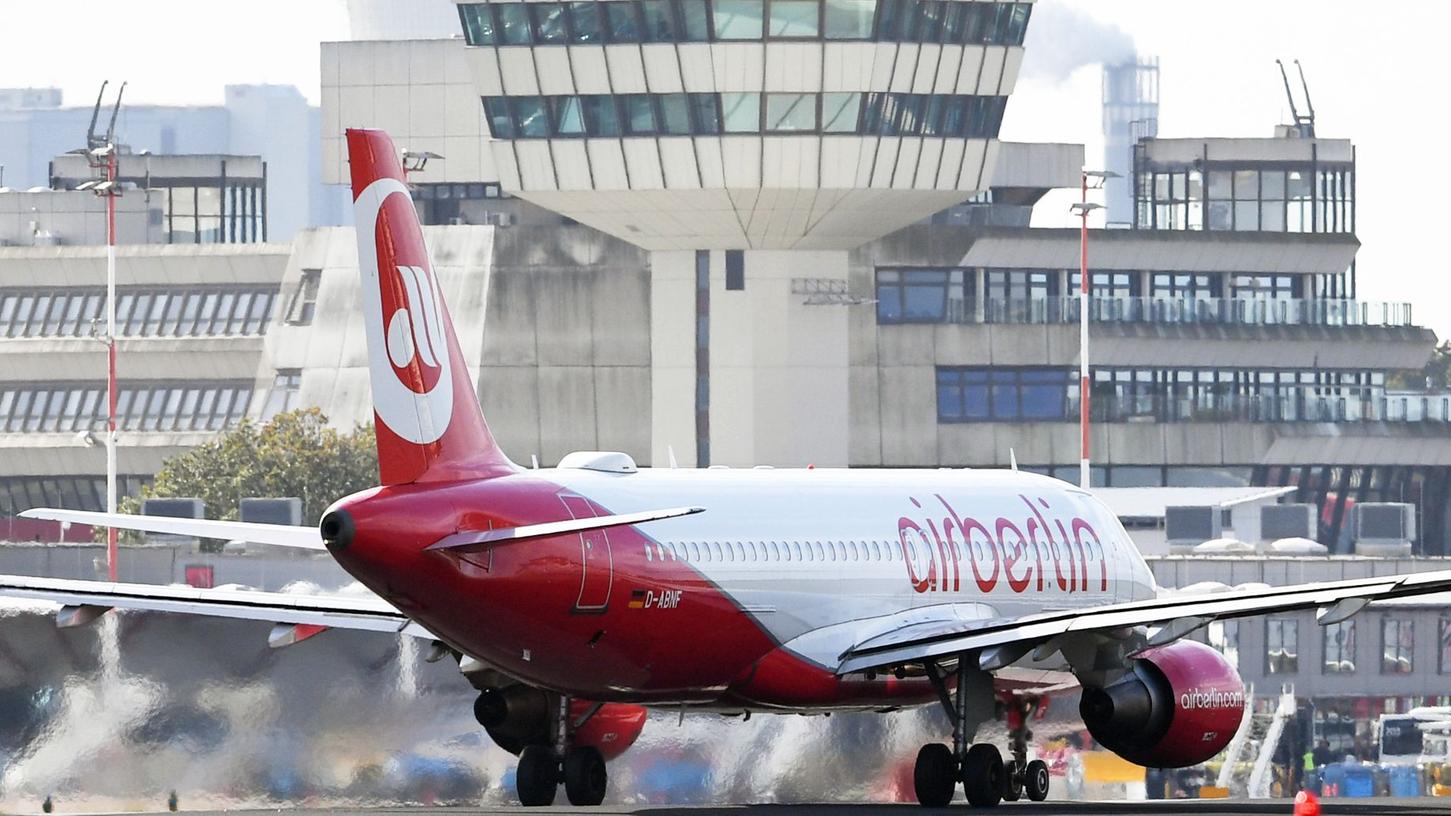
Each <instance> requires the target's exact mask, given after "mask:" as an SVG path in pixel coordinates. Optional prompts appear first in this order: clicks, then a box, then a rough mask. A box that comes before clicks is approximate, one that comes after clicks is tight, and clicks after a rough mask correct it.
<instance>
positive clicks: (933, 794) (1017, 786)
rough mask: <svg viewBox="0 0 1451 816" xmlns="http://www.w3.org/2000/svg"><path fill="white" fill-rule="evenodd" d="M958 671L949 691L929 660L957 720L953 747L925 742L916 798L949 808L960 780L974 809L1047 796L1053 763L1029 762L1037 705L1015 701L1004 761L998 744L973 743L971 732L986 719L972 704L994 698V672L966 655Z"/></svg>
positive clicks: (948, 708)
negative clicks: (954, 685) (976, 667)
mask: <svg viewBox="0 0 1451 816" xmlns="http://www.w3.org/2000/svg"><path fill="white" fill-rule="evenodd" d="M956 675H957V677H956V680H957V688H956V693H955V694H949V693H948V691H947V678H946V677H944V676H943V674H942V672H941V671H940V670H939V669H938V667H937V665H936V664H935V663H928V664H927V677H928V679H929V680H931V681H932V687H933V688H934V689H936V690H937V697H938V700H939V702H941V704H942V707H943V708H944V709H945V710H946V711H947V715H948V717H949V718H950V719H951V720H952V747H951V748H949V747H947V746H946V745H943V744H941V743H932V744H929V745H924V746H922V750H921V751H919V752H918V753H917V765H916V768H914V769H913V775H912V781H913V784H914V786H915V788H916V793H917V801H918V802H919V803H921V804H922V805H923V806H924V807H945V806H946V805H947V804H948V803H949V802H951V801H952V795H953V793H954V792H956V790H957V785H958V782H959V781H960V782H961V783H962V792H963V793H964V794H965V795H966V797H967V801H968V804H970V805H972V806H973V807H995V806H996V805H997V804H998V803H999V802H1002V801H1005V800H1006V801H1008V802H1016V801H1017V800H1019V799H1021V798H1023V796H1024V795H1025V794H1026V795H1027V797H1028V798H1029V799H1031V800H1032V801H1034V802H1041V801H1043V800H1044V799H1046V798H1047V797H1048V766H1047V765H1046V764H1044V763H1043V761H1042V760H1033V761H1032V762H1029V761H1028V737H1029V733H1028V728H1027V721H1028V715H1030V714H1031V713H1032V710H1033V708H1035V707H1036V704H1034V703H1032V702H1030V701H1029V702H1022V703H1020V702H1019V701H1016V700H1015V701H1013V705H1015V706H1020V707H1019V708H1018V709H1017V710H1016V711H1010V712H1009V725H1010V726H1011V730H1012V744H1013V748H1012V752H1013V758H1012V759H1010V760H1008V761H1007V762H1003V757H1002V753H1001V752H999V751H998V749H997V746H995V745H990V744H988V743H982V742H980V743H977V744H974V745H969V744H968V739H969V736H968V735H969V734H971V733H973V732H975V731H976V730H977V726H978V724H980V723H981V722H982V721H983V719H985V717H984V716H983V714H982V712H981V711H980V710H974V709H973V706H972V703H973V702H974V701H976V702H978V704H979V706H981V705H982V701H984V700H987V701H991V700H992V687H991V683H992V678H991V676H989V675H987V674H986V673H985V672H981V671H975V670H973V669H972V668H971V667H970V666H969V665H968V663H967V661H966V660H965V659H959V660H958V668H957V671H956ZM984 683H985V684H986V687H984ZM1015 714H1016V715H1017V716H1016V717H1015V716H1014V715H1015Z"/></svg>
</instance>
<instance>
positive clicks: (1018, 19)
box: [1007, 3, 1033, 45]
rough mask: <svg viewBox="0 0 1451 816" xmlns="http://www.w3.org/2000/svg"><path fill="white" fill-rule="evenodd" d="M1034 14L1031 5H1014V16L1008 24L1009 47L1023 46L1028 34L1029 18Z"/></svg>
mask: <svg viewBox="0 0 1451 816" xmlns="http://www.w3.org/2000/svg"><path fill="white" fill-rule="evenodd" d="M1032 13H1033V6H1032V4H1030V3H1014V4H1013V16H1012V19H1011V20H1010V21H1009V22H1008V38H1007V44H1008V45H1022V44H1023V39H1024V37H1026V36H1027V34H1028V18H1029V16H1030V15H1031V14H1032Z"/></svg>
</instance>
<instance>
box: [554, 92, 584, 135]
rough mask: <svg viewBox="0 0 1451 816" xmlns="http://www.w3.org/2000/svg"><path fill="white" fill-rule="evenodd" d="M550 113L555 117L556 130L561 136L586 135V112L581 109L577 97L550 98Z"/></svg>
mask: <svg viewBox="0 0 1451 816" xmlns="http://www.w3.org/2000/svg"><path fill="white" fill-rule="evenodd" d="M549 107H550V113H552V114H553V115H554V130H555V132H556V133H558V134H559V135H560V136H583V135H584V112H583V111H582V110H581V109H580V104H579V97H577V96H551V97H549Z"/></svg>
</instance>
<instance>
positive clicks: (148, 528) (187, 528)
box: [20, 507, 326, 550]
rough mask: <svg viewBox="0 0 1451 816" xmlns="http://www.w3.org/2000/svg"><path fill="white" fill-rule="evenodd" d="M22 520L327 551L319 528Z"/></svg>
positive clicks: (141, 519)
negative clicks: (57, 522)
mask: <svg viewBox="0 0 1451 816" xmlns="http://www.w3.org/2000/svg"><path fill="white" fill-rule="evenodd" d="M20 517H21V518H30V519H42V520H44V521H64V522H69V523H71V524H89V525H91V526H94V527H116V528H119V529H122V530H137V531H140V532H143V533H162V534H165V535H178V536H194V537H196V538H220V539H222V540H223V541H246V542H248V543H251V544H271V545H273V546H276V547H298V548H301V549H304V550H322V549H326V547H324V546H323V543H322V536H321V534H319V533H318V531H317V528H316V527H291V526H287V525H283V524H255V523H253V522H247V521H216V520H213V519H189V518H172V517H170V516H138V515H135V514H132V513H95V512H91V511H89V510H56V509H53V508H50V507H37V508H35V509H34V510H26V511H25V512H24V513H21V514H20Z"/></svg>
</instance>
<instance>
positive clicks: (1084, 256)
mask: <svg viewBox="0 0 1451 816" xmlns="http://www.w3.org/2000/svg"><path fill="white" fill-rule="evenodd" d="M1078 215H1079V217H1080V218H1081V219H1082V220H1081V225H1082V226H1080V228H1079V231H1078V431H1079V436H1080V441H1079V450H1078V456H1079V460H1078V486H1079V487H1081V488H1083V489H1084V490H1087V489H1088V488H1089V486H1090V485H1089V473H1088V459H1089V448H1088V425H1089V419H1088V418H1089V413H1088V411H1089V405H1088V172H1087V171H1084V173H1083V185H1082V190H1081V199H1080V202H1079V206H1078Z"/></svg>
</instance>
